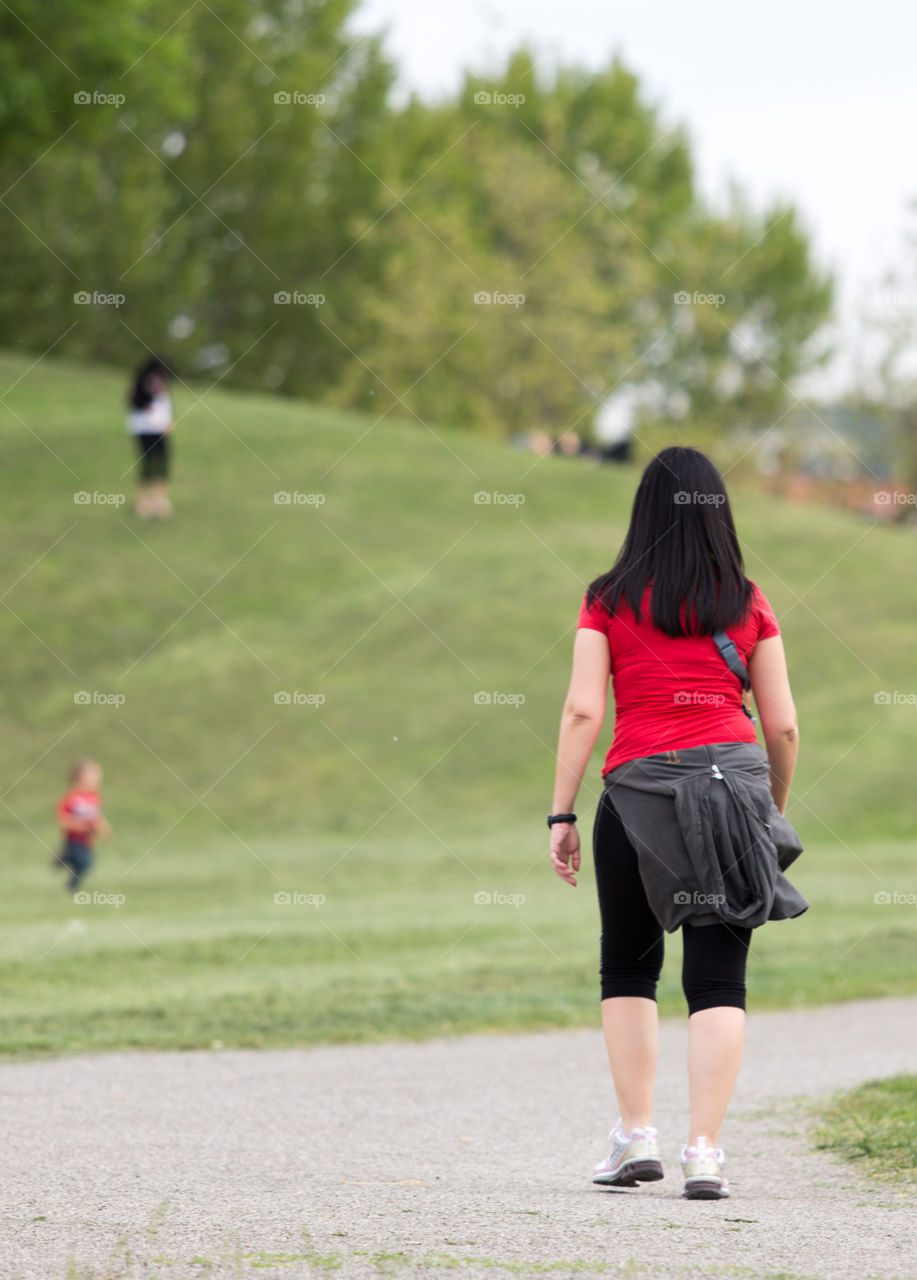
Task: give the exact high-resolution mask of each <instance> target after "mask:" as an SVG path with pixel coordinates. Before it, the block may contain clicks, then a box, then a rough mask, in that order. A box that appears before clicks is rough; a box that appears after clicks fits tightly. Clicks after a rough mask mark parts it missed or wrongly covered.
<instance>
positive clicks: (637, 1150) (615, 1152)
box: [592, 1120, 664, 1187]
mask: <svg viewBox="0 0 917 1280" xmlns="http://www.w3.org/2000/svg"><path fill="white" fill-rule="evenodd" d="M620 1124H621V1122H620V1120H619V1121H618V1123H617V1125H615V1127H614V1128H613V1129H612V1131H611V1133H610V1134H609V1135H608V1137H609V1140H610V1142H611V1144H612V1146H611V1155H610V1156H608V1157H607V1158H606V1159H605V1160H603V1161H602V1163H601V1164H597V1165H596V1166H595V1169H594V1170H593V1172H592V1181H593V1182H596V1183H598V1184H599V1186H602V1187H636V1186H637V1185H638V1183H641V1182H658V1181H659V1179H660V1178H662V1177H664V1174H663V1172H662V1162H661V1160H660V1159H659V1140H658V1134H657V1132H656V1130H655V1129H654V1128H653V1127H652V1125H647V1126H646V1128H644V1129H635V1130H634V1131H633V1133H631V1134H626V1133H622V1132H621V1129H620Z"/></svg>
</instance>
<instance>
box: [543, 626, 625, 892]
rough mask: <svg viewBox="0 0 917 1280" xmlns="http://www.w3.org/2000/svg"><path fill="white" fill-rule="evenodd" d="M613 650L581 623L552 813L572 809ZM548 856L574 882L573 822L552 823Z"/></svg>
mask: <svg viewBox="0 0 917 1280" xmlns="http://www.w3.org/2000/svg"><path fill="white" fill-rule="evenodd" d="M610 674H611V654H610V652H609V648H608V637H607V636H606V635H604V634H603V633H602V632H601V631H593V630H591V628H589V627H581V628H580V629H579V630H578V631H577V633H576V641H575V642H574V645H573V673H572V675H571V676H570V688H569V690H568V691H567V700H566V702H565V703H564V709H563V712H562V713H561V717H560V738H559V740H558V744H557V771H556V774H555V778H554V804H553V806H552V809H551V812H552V813H572V812H573V806H574V804H575V803H576V796H577V792H578V791H579V788H580V783H581V782H582V780H583V773H584V772H585V770H586V765H587V764H588V762H589V757H590V755H591V754H592V748H593V747H594V746H595V740H596V738H597V737H598V736H599V731H600V729H601V728H602V722H603V721H604V719H605V704H606V701H607V698H608V677H609V675H610ZM551 862H552V863H553V866H554V870H555V871H556V872H557V874H558V875H559V876H560V878H561V879H562V880H566V882H567V884H572V885H574V886H575V885H576V876H575V872H577V871H579V865H580V844H579V832H578V831H577V829H576V823H574V822H558V823H555V824H554V826H553V827H552V828H551Z"/></svg>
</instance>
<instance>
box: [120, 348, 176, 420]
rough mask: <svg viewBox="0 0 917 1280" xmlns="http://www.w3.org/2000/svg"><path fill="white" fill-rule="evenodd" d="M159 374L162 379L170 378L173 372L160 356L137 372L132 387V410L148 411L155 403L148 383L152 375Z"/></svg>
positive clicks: (129, 402)
mask: <svg viewBox="0 0 917 1280" xmlns="http://www.w3.org/2000/svg"><path fill="white" fill-rule="evenodd" d="M153 373H155V374H158V375H159V377H160V378H170V377H171V376H172V370H171V369H170V368H169V366H168V365H167V364H166V362H165V360H161V359H160V358H159V356H153V357H152V358H151V359H150V360H147V361H146V363H145V364H144V365H143V366H142V367H141V368H140V369H138V371H137V376H136V377H135V378H134V381H133V385H132V386H131V391H130V395H129V396H128V404H129V405H130V407H131V408H132V409H148V408H149V406H150V405H151V404H152V401H153V393H152V392H151V391H149V390H148V389H147V385H146V381H147V378H149V376H150V374H153Z"/></svg>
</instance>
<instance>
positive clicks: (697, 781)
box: [601, 742, 809, 933]
mask: <svg viewBox="0 0 917 1280" xmlns="http://www.w3.org/2000/svg"><path fill="white" fill-rule="evenodd" d="M607 802H610V803H611V804H612V805H613V807H614V808H615V810H616V811H617V813H618V816H619V817H620V819H621V821H622V823H623V824H624V829H625V831H626V832H627V835H628V838H629V840H630V842H631V844H633V846H634V848H635V849H636V851H637V858H638V863H639V867H640V876H641V879H642V880H643V885H644V888H645V889H646V895H647V898H648V900H649V904H650V907H651V908H652V910H653V913H654V914H655V916H656V918H657V919H658V921H659V923H660V924H661V925H662V927H663V928H664V929H666V930H668V931H669V932H670V933H671V932H672V931H673V930H674V929H677V928H678V926H679V925H681V924H683V923H684V922H685V921H688V922H689V923H691V924H693V925H703V924H714V923H715V922H716V921H718V920H720V921H723V922H724V923H725V924H733V925H741V926H743V927H745V928H755V927H756V926H758V925H760V924H763V923H764V922H765V920H786V919H789V918H790V917H792V916H798V915H801V914H802V913H803V911H805V910H806V909H807V907H808V905H809V904H808V903H807V902H806V900H805V898H803V896H802V895H801V894H800V893H799V892H798V891H797V890H796V889H794V887H793V886H792V885H791V884H790V882H789V880H787V878H786V876H785V875H784V874H783V873H784V871H785V870H786V868H787V867H789V866H790V864H791V863H792V862H794V861H795V859H796V858H798V857H799V855H800V853H801V852H802V845H801V843H800V841H799V837H798V835H797V834H796V832H795V830H794V829H793V826H792V824H791V823H790V822H789V821H788V820H787V819H786V818H785V817H784V816H783V815H782V814H781V813H780V811H779V810H778V808H777V806H776V805H775V804H774V801H773V797H772V796H771V791H770V771H769V766H768V762H767V754H766V752H765V751H764V749H763V747H761V746H760V745H759V744H758V743H756V742H724V743H717V744H715V745H712V746H708V747H687V748H684V749H680V750H677V751H666V752H661V753H660V754H658V755H652V756H642V757H641V758H640V759H639V760H628V761H627V762H626V763H625V764H622V765H618V767H617V768H616V769H612V770H611V772H610V773H608V774H606V776H605V793H604V795H603V797H602V801H601V803H607Z"/></svg>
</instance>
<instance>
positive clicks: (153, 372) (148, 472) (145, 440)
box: [127, 356, 173, 520]
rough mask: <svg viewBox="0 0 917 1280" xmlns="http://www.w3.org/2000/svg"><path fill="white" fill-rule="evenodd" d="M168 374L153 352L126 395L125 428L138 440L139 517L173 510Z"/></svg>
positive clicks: (158, 516)
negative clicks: (170, 497)
mask: <svg viewBox="0 0 917 1280" xmlns="http://www.w3.org/2000/svg"><path fill="white" fill-rule="evenodd" d="M170 377H171V374H170V371H169V368H168V366H167V365H166V363H165V361H163V360H160V359H159V358H158V357H156V356H154V357H153V358H152V359H150V360H147V361H146V363H145V364H144V365H143V366H142V368H140V369H139V370H138V372H137V375H136V377H135V378H134V380H133V383H132V385H131V390H130V395H129V397H128V410H129V411H128V415H127V429H128V432H129V433H130V434H131V435H132V436H133V437H134V439H135V440H136V442H137V449H138V452H139V455H140V457H139V467H140V473H139V476H138V480H137V500H136V506H135V510H136V512H137V515H138V516H140V518H141V519H142V520H149V519H159V520H163V519H165V518H166V517H168V516H170V515H171V514H172V506H171V503H170V502H169V469H170V467H169V464H170V456H169V455H170V447H169V446H170V440H169V434H170V432H171V430H172V422H173V418H172V397H171V396H170V395H169V380H170Z"/></svg>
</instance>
